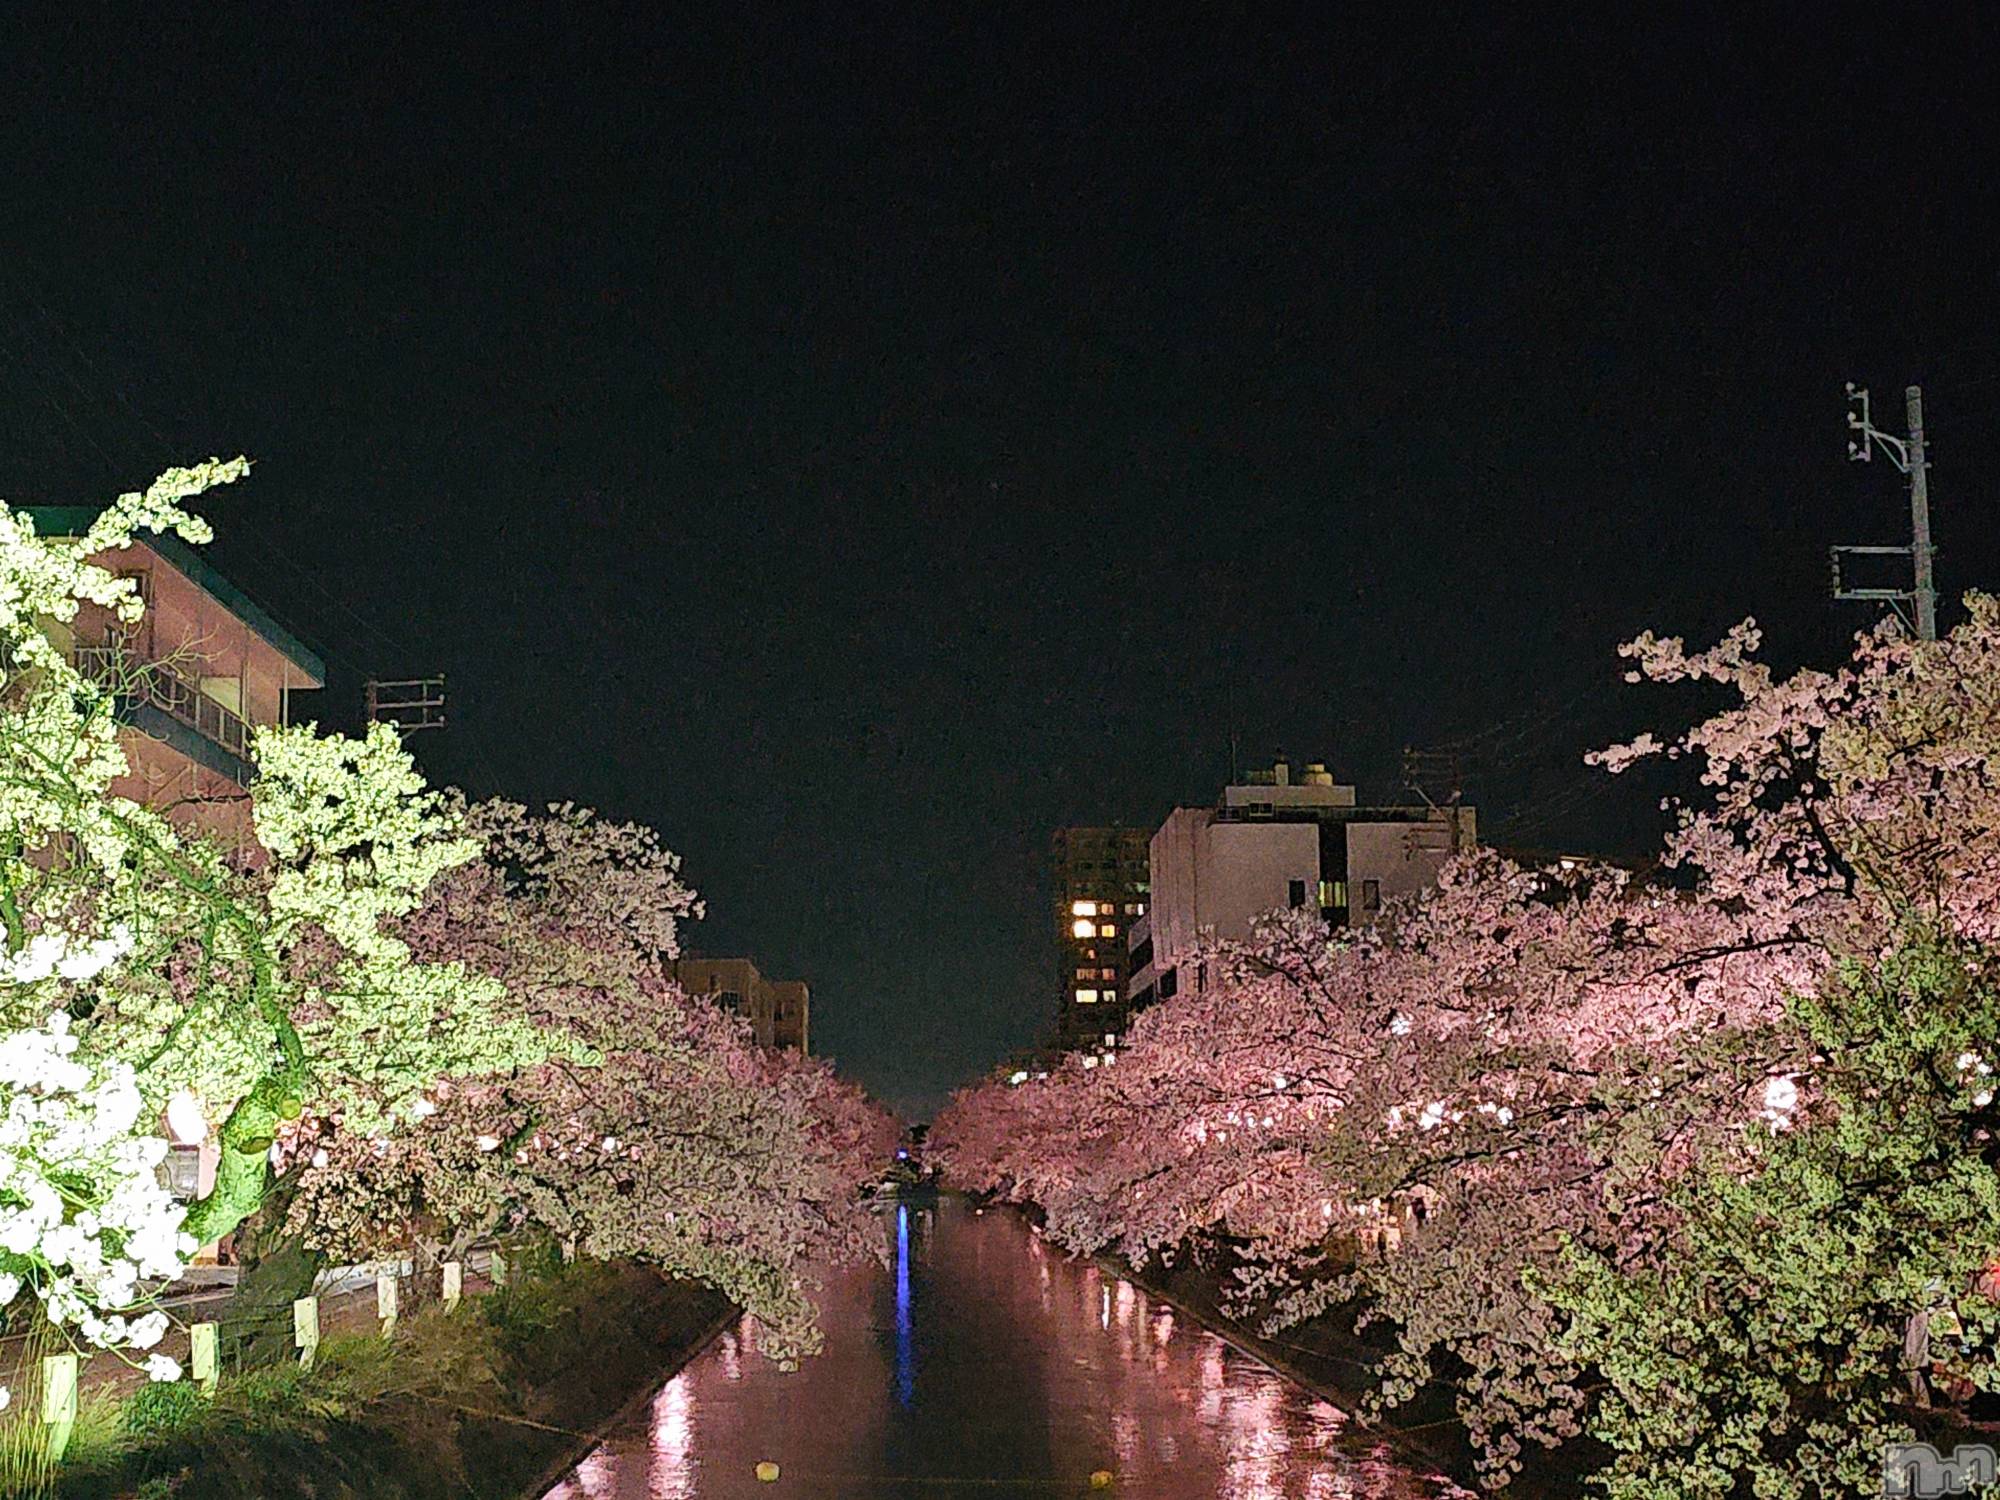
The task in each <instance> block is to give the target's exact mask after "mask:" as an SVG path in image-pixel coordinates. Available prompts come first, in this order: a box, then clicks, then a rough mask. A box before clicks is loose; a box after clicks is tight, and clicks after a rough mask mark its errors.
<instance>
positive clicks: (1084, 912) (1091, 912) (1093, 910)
mask: <svg viewBox="0 0 2000 1500" xmlns="http://www.w3.org/2000/svg"><path fill="white" fill-rule="evenodd" d="M1069 914H1070V915H1071V916H1072V917H1094V916H1096V915H1097V903H1096V902H1095V901H1072V902H1070V904H1069Z"/></svg>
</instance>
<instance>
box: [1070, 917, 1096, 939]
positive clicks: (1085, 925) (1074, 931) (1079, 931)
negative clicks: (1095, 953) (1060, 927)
mask: <svg viewBox="0 0 2000 1500" xmlns="http://www.w3.org/2000/svg"><path fill="white" fill-rule="evenodd" d="M1096 929H1097V924H1096V923H1095V922H1093V921H1091V920H1090V918H1088V917H1078V918H1077V919H1076V920H1075V921H1074V922H1072V923H1070V924H1069V935H1070V936H1071V937H1074V938H1087V937H1089V936H1091V934H1092V933H1093V932H1095V931H1096Z"/></svg>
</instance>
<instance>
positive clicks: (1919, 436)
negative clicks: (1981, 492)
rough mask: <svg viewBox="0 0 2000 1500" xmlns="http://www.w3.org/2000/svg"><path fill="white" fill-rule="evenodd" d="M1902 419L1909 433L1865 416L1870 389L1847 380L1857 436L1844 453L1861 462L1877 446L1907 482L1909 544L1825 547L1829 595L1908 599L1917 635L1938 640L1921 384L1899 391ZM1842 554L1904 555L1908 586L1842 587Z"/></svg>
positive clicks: (1851, 418)
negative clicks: (1900, 433)
mask: <svg viewBox="0 0 2000 1500" xmlns="http://www.w3.org/2000/svg"><path fill="white" fill-rule="evenodd" d="M1903 402H1904V420H1905V422H1906V423H1907V427H1906V431H1907V432H1908V436H1907V437H1901V438H1899V437H1892V436H1891V435H1890V434H1888V433H1886V432H1884V431H1882V429H1881V428H1879V427H1877V426H1876V425H1875V423H1874V421H1873V420H1872V418H1871V417H1870V415H1869V408H1868V389H1867V387H1866V386H1858V385H1856V384H1855V383H1854V382H1853V381H1851V380H1850V381H1849V382H1848V383H1847V404H1848V412H1847V425H1848V427H1849V429H1850V430H1852V431H1854V432H1857V433H1859V434H1860V436H1859V437H1856V438H1849V439H1848V441H1847V457H1848V459H1849V460H1850V461H1851V462H1853V463H1860V464H1865V463H1868V462H1871V461H1872V460H1873V458H1874V456H1875V449H1876V448H1877V447H1880V448H1881V450H1882V451H1883V452H1884V453H1886V454H1888V456H1889V461H1890V462H1891V463H1893V464H1894V465H1895V466H1896V468H1897V469H1898V470H1899V471H1901V472H1902V473H1903V474H1905V475H1907V476H1908V477H1909V481H1910V545H1909V546H1907V547H1846V546H1841V547H1830V548H1828V549H1827V554H1828V561H1829V563H1830V564H1831V569H1832V579H1833V597H1834V598H1836V599H1862V600H1882V601H1886V602H1887V603H1889V604H1890V605H1891V606H1892V607H1897V608H1898V613H1900V612H1901V611H1900V606H1901V604H1902V602H1903V601H1904V600H1908V601H1909V602H1910V603H1911V605H1912V606H1913V608H1914V612H1915V615H1916V619H1915V622H1914V623H1915V625H1916V630H1917V639H1918V640H1923V641H1934V640H1936V639H1937V583H1936V580H1935V578H1934V577H1933V574H1932V571H1931V559H1932V555H1933V553H1934V552H1935V550H1936V549H1934V548H1933V547H1932V546H1931V497H1930V465H1929V462H1928V460H1927V459H1926V458H1925V456H1924V393H1923V388H1922V387H1921V386H1914V385H1913V386H1910V387H1909V388H1908V389H1907V390H1905V391H1904V392H1903ZM1843 555H1846V556H1854V557H1908V558H1909V559H1910V565H1911V575H1912V577H1911V584H1912V586H1911V587H1910V588H1907V589H1884V588H1859V589H1852V588H1843V587H1842V586H1841V576H1840V561H1841V558H1842V556H1843Z"/></svg>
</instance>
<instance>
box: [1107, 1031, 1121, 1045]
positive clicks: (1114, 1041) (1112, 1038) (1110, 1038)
mask: <svg viewBox="0 0 2000 1500" xmlns="http://www.w3.org/2000/svg"><path fill="white" fill-rule="evenodd" d="M1104 1045H1105V1046H1107V1047H1115V1046H1117V1045H1118V1037H1117V1035H1116V1033H1114V1032H1109V1031H1107V1032H1105V1033H1104Z"/></svg>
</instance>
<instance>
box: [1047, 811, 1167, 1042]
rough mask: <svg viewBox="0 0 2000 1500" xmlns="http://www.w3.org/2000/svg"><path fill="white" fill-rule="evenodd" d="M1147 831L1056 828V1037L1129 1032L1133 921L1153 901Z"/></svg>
mask: <svg viewBox="0 0 2000 1500" xmlns="http://www.w3.org/2000/svg"><path fill="white" fill-rule="evenodd" d="M1147 844H1148V840H1147V835H1146V831H1145V830H1144V829H1143V828H1059V829H1057V830H1056V833H1055V838H1054V840H1053V842H1052V845H1051V862H1052V865H1053V872H1054V881H1053V884H1054V888H1055V918H1056V942H1057V951H1058V952H1059V953H1060V954H1061V989H1060V991H1059V993H1060V994H1061V996H1062V999H1061V1002H1060V1004H1059V1006H1058V1009H1057V1012H1056V1035H1057V1040H1058V1042H1059V1043H1060V1045H1062V1046H1063V1047H1065V1048H1069V1047H1086V1046H1091V1045H1101V1044H1102V1042H1103V1039H1104V1038H1105V1037H1106V1036H1116V1035H1117V1034H1118V1033H1119V1032H1121V1031H1123V1030H1124V1029H1125V1018H1126V1009H1125V984H1126V980H1127V978H1128V976H1129V968H1128V960H1129V947H1128V944H1129V939H1130V934H1131V930H1132V924H1133V923H1135V922H1137V921H1139V920H1140V919H1142V918H1143V917H1144V916H1145V915H1146V906H1147V903H1148V902H1149V901H1150V900H1151V899H1152V898H1151V895H1150V894H1149V892H1150V890H1151V880H1152V875H1151V872H1150V870H1149V868H1148V864H1147V859H1148V855H1147Z"/></svg>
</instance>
